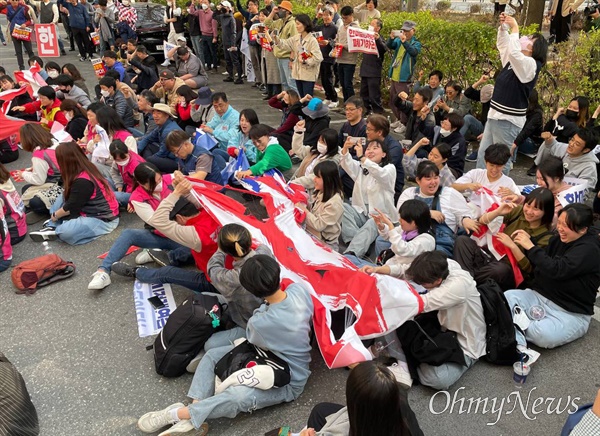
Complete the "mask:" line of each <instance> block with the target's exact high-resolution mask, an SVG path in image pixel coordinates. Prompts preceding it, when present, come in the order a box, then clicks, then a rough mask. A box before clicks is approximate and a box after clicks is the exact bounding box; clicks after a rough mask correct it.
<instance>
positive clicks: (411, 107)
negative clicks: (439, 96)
mask: <svg viewBox="0 0 600 436" xmlns="http://www.w3.org/2000/svg"><path fill="white" fill-rule="evenodd" d="M431 97H432V93H431V90H430V89H427V88H421V89H419V90H418V91H417V92H416V93H415V95H414V96H413V99H412V102H411V101H408V94H407V93H406V92H404V91H402V92H401V93H399V94H398V95H397V96H396V98H395V99H394V104H395V105H396V107H397V108H398V109H399V110H400V111H401V112H403V113H404V114H406V116H407V117H408V119H407V121H406V130H405V132H404V138H405V139H407V140H410V141H411V142H412V145H414V144H416V143H417V141H419V139H421V138H422V137H423V136H425V137H427V139H429V140H430V141H432V140H433V127H434V126H435V117H434V116H433V112H432V111H431V109H430V108H429V106H428V103H429V102H430V101H431ZM430 151H431V148H430V147H427V148H422V149H420V150H419V152H418V153H417V157H426V156H427V154H428V153H429V152H430Z"/></svg>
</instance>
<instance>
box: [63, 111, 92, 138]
mask: <svg viewBox="0 0 600 436" xmlns="http://www.w3.org/2000/svg"><path fill="white" fill-rule="evenodd" d="M87 122H88V120H87V118H86V117H84V116H83V115H81V114H76V115H75V117H73V119H72V120H71V121H69V123H68V124H67V125H66V126H65V131H66V132H67V133H68V134H69V135H71V138H73V139H74V140H75V141H79V140H80V139H81V138H83V132H84V131H85V127H86V126H87Z"/></svg>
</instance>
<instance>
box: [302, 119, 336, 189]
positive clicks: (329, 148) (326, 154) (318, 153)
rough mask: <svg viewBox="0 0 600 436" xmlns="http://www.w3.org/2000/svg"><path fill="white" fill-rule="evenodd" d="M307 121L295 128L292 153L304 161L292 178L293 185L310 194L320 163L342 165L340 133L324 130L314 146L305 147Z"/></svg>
mask: <svg viewBox="0 0 600 436" xmlns="http://www.w3.org/2000/svg"><path fill="white" fill-rule="evenodd" d="M304 126H305V121H304V120H300V121H299V122H298V123H297V124H296V127H295V128H294V136H293V137H292V152H293V153H294V154H295V155H296V156H297V157H298V158H299V159H302V162H301V163H300V166H299V167H298V169H297V170H296V172H295V173H294V176H293V177H292V180H291V181H292V182H293V183H298V184H300V185H302V186H304V188H305V189H306V190H307V191H308V192H309V193H310V191H312V190H313V189H314V187H315V184H314V181H313V178H314V175H315V173H314V169H315V167H316V165H318V164H319V163H320V162H325V161H326V160H331V161H333V162H334V163H335V165H336V166H337V165H339V163H340V158H341V156H340V149H339V147H338V132H337V131H336V130H334V129H324V130H323V131H321V135H320V136H319V139H318V140H317V143H316V144H315V145H314V146H310V145H304V131H305V130H306V129H305V128H304Z"/></svg>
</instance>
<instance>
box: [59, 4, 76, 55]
mask: <svg viewBox="0 0 600 436" xmlns="http://www.w3.org/2000/svg"><path fill="white" fill-rule="evenodd" d="M60 19H61V21H62V23H63V27H64V28H65V32H67V36H68V37H69V45H70V46H71V51H73V50H75V43H74V42H75V41H74V39H73V31H72V30H71V26H70V25H69V16H68V15H67V14H63V13H62V12H61V13H60Z"/></svg>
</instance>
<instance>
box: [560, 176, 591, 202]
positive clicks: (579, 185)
mask: <svg viewBox="0 0 600 436" xmlns="http://www.w3.org/2000/svg"><path fill="white" fill-rule="evenodd" d="M564 181H565V183H567V184H568V185H569V186H570V187H569V189H565V190H564V191H561V192H559V193H558V194H556V198H558V201H560V204H562V205H563V206H567V205H569V204H573V203H584V202H585V193H586V191H587V181H586V180H583V179H576V178H575V177H565V179H564Z"/></svg>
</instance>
